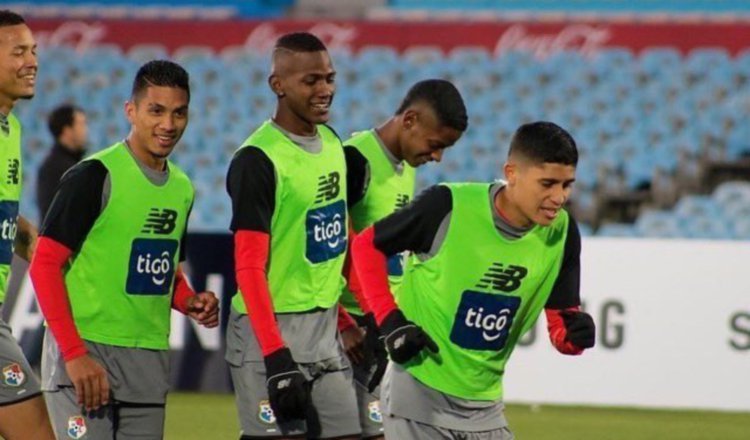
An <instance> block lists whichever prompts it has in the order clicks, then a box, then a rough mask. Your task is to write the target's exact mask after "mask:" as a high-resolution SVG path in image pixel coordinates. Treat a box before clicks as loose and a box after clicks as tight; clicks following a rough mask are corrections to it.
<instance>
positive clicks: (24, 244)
mask: <svg viewBox="0 0 750 440" xmlns="http://www.w3.org/2000/svg"><path fill="white" fill-rule="evenodd" d="M38 234H39V231H38V230H37V229H36V226H34V225H33V224H31V222H29V221H28V220H26V219H25V218H24V217H22V216H20V215H19V216H18V232H17V233H16V238H15V240H14V243H13V244H14V247H15V251H14V252H15V254H16V255H18V256H19V257H21V258H23V259H24V260H26V261H29V262H31V259H32V257H33V256H34V248H35V247H36V241H37V236H38Z"/></svg>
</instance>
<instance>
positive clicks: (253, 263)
mask: <svg viewBox="0 0 750 440" xmlns="http://www.w3.org/2000/svg"><path fill="white" fill-rule="evenodd" d="M270 238H271V237H270V235H268V234H266V233H264V232H257V231H246V230H242V231H237V232H236V233H235V234H234V261H235V269H236V275H237V284H238V285H239V287H240V293H241V294H242V299H243V300H244V301H245V307H246V308H247V317H248V318H249V319H250V326H251V327H252V328H253V332H255V337H256V338H257V340H258V345H259V346H260V350H261V352H262V353H263V356H267V355H269V354H271V353H273V352H274V351H276V350H279V349H280V348H283V347H284V340H283V339H282V338H281V332H280V331H279V326H278V325H277V323H276V316H275V315H274V313H273V303H272V302H271V293H270V291H269V289H268V279H267V278H266V264H267V263H268V247H269V242H270Z"/></svg>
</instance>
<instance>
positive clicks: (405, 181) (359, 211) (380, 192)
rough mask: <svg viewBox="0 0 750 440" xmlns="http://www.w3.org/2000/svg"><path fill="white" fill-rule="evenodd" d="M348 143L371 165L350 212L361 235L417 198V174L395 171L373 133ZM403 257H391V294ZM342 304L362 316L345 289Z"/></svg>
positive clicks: (398, 282)
mask: <svg viewBox="0 0 750 440" xmlns="http://www.w3.org/2000/svg"><path fill="white" fill-rule="evenodd" d="M345 144H346V145H351V146H353V147H355V148H356V149H357V150H359V152H360V153H362V155H363V156H364V157H365V159H367V163H368V164H369V166H370V183H369V185H368V186H367V191H366V192H365V195H364V197H363V198H362V200H360V201H359V202H358V203H357V204H356V205H354V206H353V207H352V208H351V209H350V215H351V216H352V224H353V225H354V230H355V231H356V232H360V231H362V230H363V229H365V228H367V227H369V226H371V225H372V224H373V223H375V222H376V221H378V220H380V219H382V218H383V217H387V216H388V215H390V214H391V213H393V212H394V211H395V210H397V209H399V208H402V207H403V206H405V205H406V204H407V203H409V202H410V201H411V199H412V198H413V197H414V182H415V174H416V173H415V169H414V168H412V167H411V166H410V165H409V164H407V163H406V162H404V169H403V172H402V173H401V174H398V173H397V172H396V170H395V169H394V168H393V164H392V163H391V161H390V160H389V159H388V157H387V156H386V153H385V151H383V147H382V146H381V145H380V141H379V140H378V138H377V135H376V134H375V131H374V130H368V131H361V132H359V133H355V134H354V136H352V138H351V139H349V140H348V141H347V142H346V143H345ZM404 258H405V256H404V255H403V254H397V255H392V256H390V257H389V258H388V281H389V282H390V286H391V291H396V290H397V289H398V287H399V286H400V285H401V279H402V277H403V267H404V261H403V259H404ZM341 304H342V305H343V306H344V307H345V308H346V310H347V311H348V312H349V313H352V314H355V315H361V314H362V310H361V309H360V307H359V304H358V303H357V301H356V300H355V299H354V296H353V295H352V293H351V292H350V291H349V289H347V288H346V287H345V288H344V292H343V294H342V296H341Z"/></svg>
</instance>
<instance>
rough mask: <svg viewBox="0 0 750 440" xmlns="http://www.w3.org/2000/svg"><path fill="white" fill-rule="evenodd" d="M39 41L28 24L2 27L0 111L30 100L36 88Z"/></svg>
mask: <svg viewBox="0 0 750 440" xmlns="http://www.w3.org/2000/svg"><path fill="white" fill-rule="evenodd" d="M36 73H37V57H36V42H35V41H34V36H33V35H32V34H31V30H30V29H29V27H28V26H26V25H25V24H17V25H13V26H2V27H0V109H2V110H3V111H9V110H10V109H11V107H12V106H13V103H14V102H15V101H16V100H18V99H30V98H32V97H33V96H34V88H35V86H36Z"/></svg>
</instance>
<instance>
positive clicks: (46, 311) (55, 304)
mask: <svg viewBox="0 0 750 440" xmlns="http://www.w3.org/2000/svg"><path fill="white" fill-rule="evenodd" d="M72 254H73V252H72V251H71V250H70V249H68V248H67V247H65V246H64V245H62V244H60V243H58V242H56V241H55V240H53V239H51V238H48V237H39V240H38V241H37V245H36V251H35V252H34V258H33V259H32V261H31V266H30V267H29V275H30V277H31V282H32V283H33V284H34V290H36V297H37V300H38V301H39V307H40V308H41V309H42V314H43V315H44V319H45V320H46V321H47V326H48V327H49V329H50V331H51V332H52V335H53V336H54V337H55V341H57V345H58V347H59V349H60V353H61V354H62V357H63V359H64V360H65V361H70V360H73V359H75V358H77V357H81V356H83V355H85V354H86V353H88V351H87V350H86V345H85V344H84V343H83V340H82V339H81V336H80V335H79V334H78V329H76V325H75V321H74V320H73V313H72V312H71V308H70V300H69V297H68V291H67V289H66V287H65V278H64V277H63V268H64V267H65V264H66V263H67V262H68V259H69V258H70V256H71V255H72Z"/></svg>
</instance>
